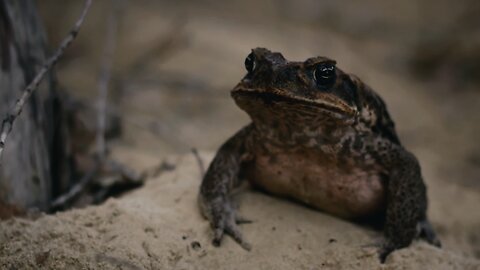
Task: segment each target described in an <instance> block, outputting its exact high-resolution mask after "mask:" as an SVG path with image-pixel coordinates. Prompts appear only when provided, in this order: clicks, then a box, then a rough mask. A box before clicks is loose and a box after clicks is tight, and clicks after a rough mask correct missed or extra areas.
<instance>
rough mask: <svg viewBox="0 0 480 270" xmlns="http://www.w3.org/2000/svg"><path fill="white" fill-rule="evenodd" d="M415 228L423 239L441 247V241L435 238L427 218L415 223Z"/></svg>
mask: <svg viewBox="0 0 480 270" xmlns="http://www.w3.org/2000/svg"><path fill="white" fill-rule="evenodd" d="M417 226H418V227H417V230H418V232H419V237H420V238H422V239H425V241H427V242H428V243H429V244H431V245H433V246H436V247H439V248H440V247H442V243H441V242H440V240H439V239H438V238H437V235H436V234H435V231H434V230H433V227H432V224H430V222H429V221H428V220H423V221H420V222H419V223H418V225H417Z"/></svg>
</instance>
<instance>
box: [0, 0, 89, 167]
mask: <svg viewBox="0 0 480 270" xmlns="http://www.w3.org/2000/svg"><path fill="white" fill-rule="evenodd" d="M91 4H92V0H85V6H84V8H83V11H82V14H81V15H80V18H79V19H78V20H77V21H76V23H75V25H74V26H73V28H72V30H70V32H69V34H68V35H67V37H66V38H65V39H64V40H63V41H62V43H60V46H59V47H58V49H57V50H56V51H55V53H54V54H53V55H52V56H51V57H50V58H49V59H48V60H47V62H46V63H45V65H44V66H43V67H42V68H41V69H40V71H39V72H38V73H37V75H36V76H35V78H34V79H33V80H32V82H30V84H29V85H28V86H27V87H26V88H25V89H24V90H23V93H22V96H21V97H20V98H19V99H18V100H17V102H16V103H15V105H14V106H13V107H12V109H11V110H10V111H9V112H8V113H7V116H6V117H5V119H4V120H3V121H2V127H1V132H0V163H1V158H2V153H3V150H4V148H5V143H6V141H7V138H8V135H9V134H10V132H11V131H12V128H13V124H14V123H15V120H16V119H17V117H18V116H19V115H20V113H21V112H22V109H23V106H25V103H27V101H28V99H29V97H30V96H31V95H32V93H33V92H34V91H35V90H36V89H37V88H38V85H39V84H40V82H41V81H42V79H43V78H44V77H45V74H47V72H48V71H50V69H52V67H53V66H54V65H55V64H56V63H57V62H58V60H59V59H60V57H61V56H62V55H63V54H64V52H65V50H66V49H67V48H68V47H69V46H70V44H71V43H72V41H73V40H74V39H75V37H76V36H77V34H78V32H79V31H80V27H81V26H82V24H83V21H84V20H85V17H86V15H87V13H88V10H89V8H90V5H91Z"/></svg>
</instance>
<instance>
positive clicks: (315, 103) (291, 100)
mask: <svg viewBox="0 0 480 270" xmlns="http://www.w3.org/2000/svg"><path fill="white" fill-rule="evenodd" d="M231 95H232V97H233V99H235V101H237V103H241V102H242V100H246V101H252V100H262V101H263V102H264V104H272V103H285V104H293V105H295V104H298V105H301V106H304V107H310V108H312V110H315V109H317V110H318V109H319V110H320V111H326V112H329V113H330V114H331V113H333V114H335V115H336V116H337V117H338V118H343V119H345V118H353V117H355V116H356V115H357V113H358V111H357V108H356V107H352V106H349V105H348V104H346V103H345V102H344V101H342V100H340V99H338V98H332V97H331V96H326V98H325V99H316V100H311V99H307V98H303V97H299V96H294V95H287V94H285V93H280V91H275V90H272V91H268V92H267V91H262V90H257V89H247V88H239V87H237V88H235V89H233V90H232V91H231ZM239 105H240V104H239Z"/></svg>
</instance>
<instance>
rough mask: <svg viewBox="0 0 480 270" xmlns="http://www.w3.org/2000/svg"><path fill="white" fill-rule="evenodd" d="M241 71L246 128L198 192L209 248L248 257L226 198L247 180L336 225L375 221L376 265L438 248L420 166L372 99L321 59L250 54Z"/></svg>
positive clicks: (238, 91) (239, 98)
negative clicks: (241, 251)
mask: <svg viewBox="0 0 480 270" xmlns="http://www.w3.org/2000/svg"><path fill="white" fill-rule="evenodd" d="M245 64H246V68H247V70H248V74H247V75H246V76H245V77H244V78H243V79H242V80H241V81H240V83H239V84H238V85H237V86H236V87H235V88H234V89H233V90H232V91H231V94H232V97H233V98H234V100H235V102H236V103H237V105H238V106H239V107H240V108H241V109H243V110H244V111H246V112H247V113H248V114H249V115H250V117H251V119H252V123H251V124H249V125H248V126H246V127H244V128H243V129H242V130H240V131H239V132H237V134H235V135H234V136H233V137H231V138H230V139H229V140H228V141H227V142H225V143H224V144H223V145H222V146H221V148H220V149H219V150H218V152H217V155H216V156H215V158H214V160H213V161H212V163H211V164H210V167H209V168H208V170H207V172H206V175H205V177H204V179H203V182H202V185H201V188H200V196H199V204H200V208H201V210H202V213H203V214H204V216H205V217H206V218H208V219H209V220H210V222H211V224H212V227H213V229H214V240H213V243H214V245H217V246H218V245H219V244H220V241H221V239H222V237H223V235H224V234H225V233H226V234H229V235H230V236H232V237H233V238H234V239H235V240H236V241H237V242H238V243H239V244H240V245H241V246H242V247H244V248H245V249H250V245H249V244H248V243H247V242H245V241H244V240H243V238H242V236H241V233H240V231H239V229H238V227H237V224H239V223H241V222H243V221H245V220H244V219H242V218H240V217H239V216H238V215H237V213H236V211H235V209H234V207H233V205H232V199H231V196H230V194H231V191H232V189H234V188H235V187H237V186H238V185H239V184H240V183H241V182H242V181H244V180H245V179H246V180H248V181H250V183H252V184H253V186H256V187H258V188H260V189H262V190H264V191H266V192H269V193H271V194H276V195H280V196H284V197H289V198H292V199H295V200H298V201H301V202H303V203H305V204H308V205H310V206H313V207H315V208H318V209H320V210H322V211H325V212H327V213H331V214H334V215H337V216H339V217H342V218H347V219H361V218H363V219H368V218H373V217H381V219H382V220H383V221H384V222H383V225H384V235H385V241H384V243H383V244H382V246H381V248H380V250H379V254H380V259H381V261H382V262H383V261H384V260H385V258H386V256H387V255H388V254H389V253H391V252H392V251H394V250H395V249H399V248H403V247H407V246H408V245H410V243H411V242H412V240H413V239H414V238H415V237H417V236H420V237H422V238H424V239H426V240H427V241H428V242H429V243H431V244H433V245H436V246H440V242H439V240H438V239H437V238H436V236H435V233H434V231H433V229H432V227H431V225H430V223H429V222H428V220H427V216H426V210H427V197H426V188H425V185H424V183H423V180H422V176H421V172H420V167H419V164H418V161H417V159H416V158H415V157H414V156H413V155H412V154H411V153H410V152H408V151H407V150H405V148H403V146H402V145H401V143H400V141H399V139H398V137H397V134H396V132H395V128H394V124H393V121H392V120H391V118H390V116H389V114H388V112H387V109H386V106H385V103H384V102H383V101H382V99H381V98H380V97H379V96H378V95H377V94H376V93H375V92H374V91H373V90H372V89H370V88H369V87H368V86H367V85H365V84H364V83H363V82H361V81H360V80H359V79H358V78H357V77H355V76H353V75H350V74H346V73H344V72H343V71H342V70H340V69H338V68H336V67H335V61H333V60H330V59H328V58H324V57H315V58H310V59H307V60H306V61H305V62H290V61H287V60H285V58H284V57H283V56H282V55H281V54H280V53H273V52H270V51H269V50H267V49H263V48H257V49H254V50H252V53H251V54H250V55H249V56H248V58H247V60H246V63H245ZM325 68H329V70H327V69H325Z"/></svg>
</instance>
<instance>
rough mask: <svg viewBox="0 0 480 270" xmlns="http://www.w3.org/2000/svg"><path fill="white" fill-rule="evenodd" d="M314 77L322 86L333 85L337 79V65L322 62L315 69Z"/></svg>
mask: <svg viewBox="0 0 480 270" xmlns="http://www.w3.org/2000/svg"><path fill="white" fill-rule="evenodd" d="M313 78H314V79H315V81H316V82H317V84H318V86H320V87H327V86H331V85H332V84H333V83H334V82H335V79H336V73H335V65H334V64H332V63H321V64H319V65H318V66H317V67H316V68H315V70H314V71H313Z"/></svg>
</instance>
